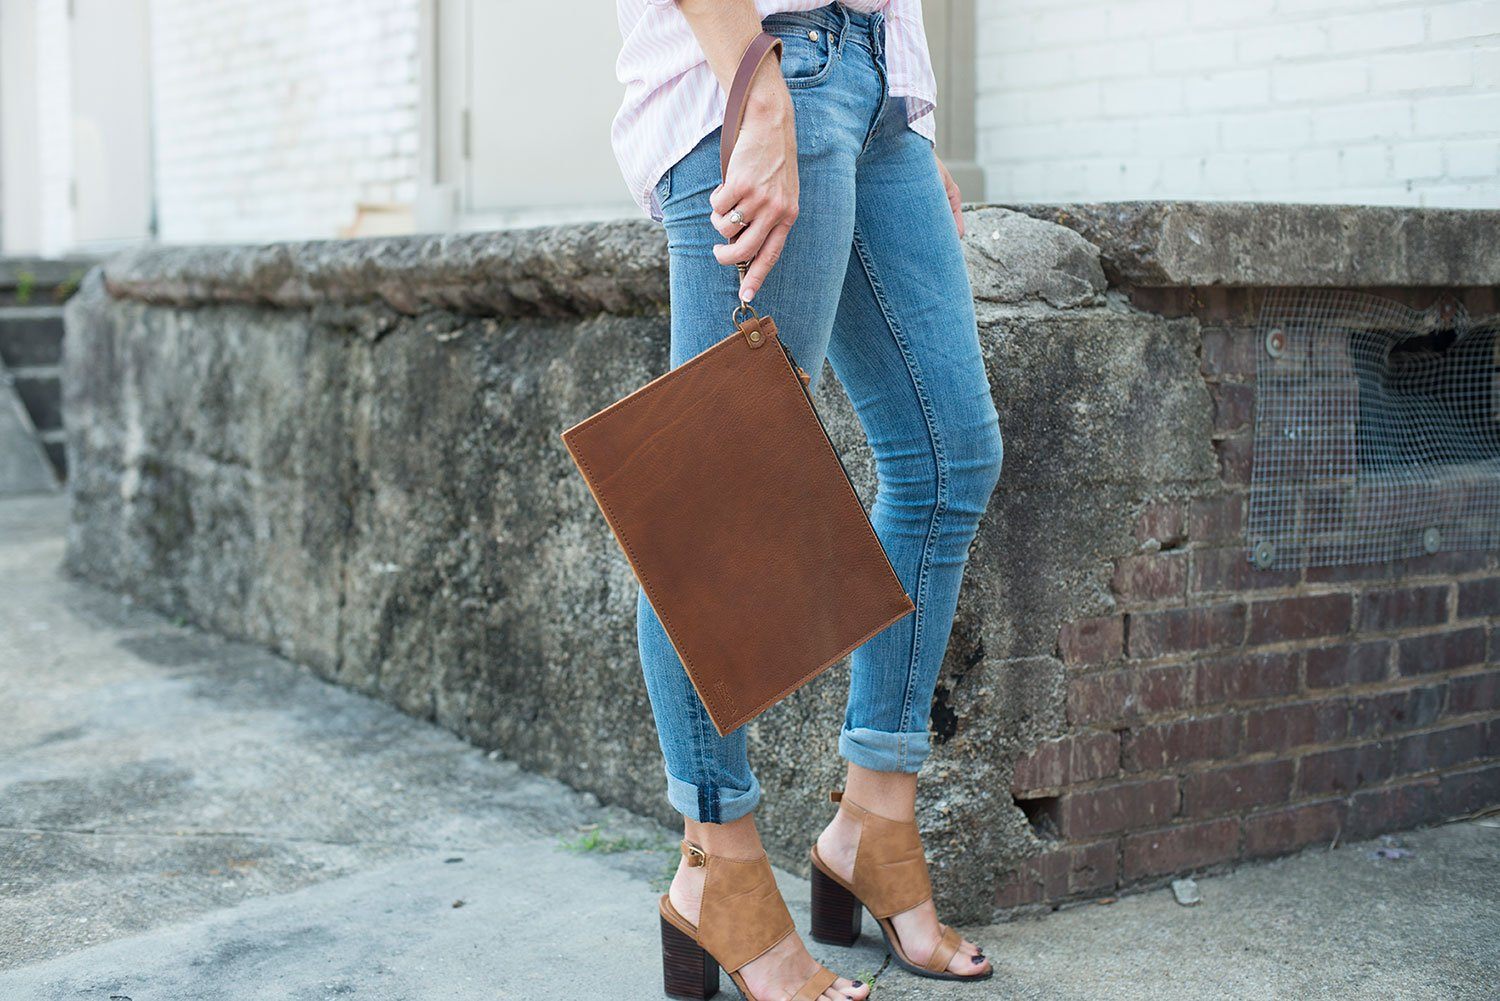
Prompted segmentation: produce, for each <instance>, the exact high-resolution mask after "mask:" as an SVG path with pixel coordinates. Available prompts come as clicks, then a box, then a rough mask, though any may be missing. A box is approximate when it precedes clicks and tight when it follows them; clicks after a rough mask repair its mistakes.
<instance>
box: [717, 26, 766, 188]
mask: <svg viewBox="0 0 1500 1001" xmlns="http://www.w3.org/2000/svg"><path fill="white" fill-rule="evenodd" d="M773 51H774V52H775V53H776V58H777V59H778V60H779V59H780V58H781V39H779V38H777V37H776V36H775V35H772V34H769V33H768V32H764V31H762V32H761V33H760V34H758V35H756V36H755V37H754V38H752V39H751V40H750V44H749V45H747V46H746V47H745V54H744V55H742V56H740V64H739V66H738V67H737V68H736V69H735V71H734V81H733V82H732V83H731V84H730V85H729V101H728V103H727V104H726V105H725V106H724V129H723V131H722V132H721V133H720V135H719V176H720V177H726V176H728V174H729V154H731V153H733V152H734V143H735V140H737V139H738V138H739V137H740V125H741V123H743V121H744V119H745V104H746V102H747V101H748V100H749V98H750V81H751V79H752V78H754V76H755V71H756V70H758V69H760V64H761V63H762V62H764V61H765V58H766V56H767V55H768V54H769V53H771V52H773Z"/></svg>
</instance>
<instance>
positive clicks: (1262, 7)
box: [977, 0, 1500, 207]
mask: <svg viewBox="0 0 1500 1001" xmlns="http://www.w3.org/2000/svg"><path fill="white" fill-rule="evenodd" d="M977 16H978V21H979V25H978V28H979V35H978V60H979V65H978V74H977V90H978V93H977V118H978V122H977V125H978V140H979V161H980V163H981V165H982V166H983V167H984V168H985V170H986V175H987V181H988V192H987V194H988V196H989V198H991V199H993V200H996V201H1075V200H1076V201H1098V200H1106V199H1127V198H1208V199H1254V200H1267V201H1304V202H1305V201H1318V202H1371V203H1376V204H1398V205H1444V206H1484V207H1500V0H1107V2H1106V0H1064V2H1058V0H979V3H978V14H977Z"/></svg>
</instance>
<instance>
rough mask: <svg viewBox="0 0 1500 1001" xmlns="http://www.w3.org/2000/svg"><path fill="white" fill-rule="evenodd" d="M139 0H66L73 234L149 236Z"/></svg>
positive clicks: (82, 238) (100, 238) (101, 244)
mask: <svg viewBox="0 0 1500 1001" xmlns="http://www.w3.org/2000/svg"><path fill="white" fill-rule="evenodd" d="M146 3H147V0H72V3H71V8H72V33H71V34H72V87H73V182H74V196H73V197H74V201H73V240H74V243H75V244H76V245H77V246H78V247H80V248H85V249H87V248H107V247H110V246H118V245H120V244H127V243H135V242H138V241H141V240H147V239H149V238H150V237H151V235H152V228H153V227H152V198H151V91H150V73H149V68H150V64H149V58H148V53H149V52H150V51H151V50H150V47H149V43H148V38H147V24H146Z"/></svg>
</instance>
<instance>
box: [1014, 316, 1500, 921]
mask: <svg viewBox="0 0 1500 1001" xmlns="http://www.w3.org/2000/svg"><path fill="white" fill-rule="evenodd" d="M1149 305H1151V306H1153V307H1154V308H1156V309H1157V311H1161V312H1166V313H1169V314H1170V313H1173V312H1176V313H1178V314H1181V313H1188V312H1190V313H1195V314H1197V315H1199V316H1200V318H1201V319H1203V320H1204V322H1205V327H1204V332H1203V352H1202V366H1201V368H1202V373H1203V377H1204V379H1205V380H1206V382H1207V385H1208V388H1209V391H1210V393H1211V395H1212V398H1213V401H1214V407H1215V421H1214V442H1213V444H1214V448H1215V449H1216V451H1217V453H1218V455H1219V459H1220V472H1221V484H1220V488H1219V490H1218V491H1217V492H1216V493H1214V494H1212V495H1210V496H1200V497H1194V498H1190V499H1185V500H1178V499H1160V500H1156V501H1153V502H1151V503H1150V504H1149V505H1147V506H1146V508H1145V509H1144V510H1142V511H1140V512H1139V516H1138V519H1137V522H1136V525H1135V537H1136V539H1137V541H1138V542H1139V543H1140V546H1139V549H1138V551H1137V552H1136V553H1133V554H1131V555H1128V556H1123V557H1121V558H1120V559H1118V560H1116V561H1115V562H1114V568H1113V589H1114V594H1115V597H1116V599H1117V607H1116V610H1115V612H1114V613H1113V614H1111V615H1108V616H1104V617H1100V618H1090V619H1083V620H1079V621H1075V622H1072V623H1069V624H1068V625H1067V626H1065V627H1064V628H1063V629H1062V630H1061V632H1060V633H1059V635H1058V639H1057V653H1058V656H1059V657H1060V658H1061V659H1062V660H1063V662H1064V663H1065V664H1066V665H1067V668H1068V671H1069V683H1068V692H1067V725H1068V727H1069V731H1068V732H1067V733H1066V734H1065V735H1063V736H1061V737H1059V738H1057V739H1054V740H1049V741H1047V742H1045V743H1043V744H1041V745H1040V746H1038V747H1037V748H1036V749H1035V750H1034V751H1032V752H1031V753H1030V754H1029V755H1028V756H1026V757H1024V758H1022V759H1021V760H1020V761H1019V762H1018V763H1017V766H1016V769H1015V776H1014V781H1013V783H1012V792H1013V794H1014V796H1015V798H1016V800H1017V802H1018V803H1019V804H1020V805H1021V807H1022V808H1023V809H1024V810H1025V811H1026V813H1027V815H1028V816H1029V817H1030V818H1031V820H1032V823H1033V826H1034V827H1035V829H1036V831H1037V833H1038V836H1039V837H1040V838H1041V840H1042V844H1043V849H1042V851H1041V852H1040V853H1039V854H1038V855H1036V856H1035V857H1033V858H1031V859H1029V860H1027V861H1026V862H1024V863H1023V864H1022V865H1021V866H1020V867H1019V868H1018V869H1016V870H1015V871H1013V872H1011V873H1009V874H1007V876H1006V877H1005V878H1004V880H1003V881H1002V883H1001V886H1000V889H999V899H998V904H999V906H1001V907H1014V906H1019V905H1028V904H1044V903H1052V902H1058V901H1063V900H1066V899H1069V898H1080V897H1089V896H1100V895H1104V894H1109V893H1113V892H1115V891H1116V890H1118V889H1120V888H1124V887H1130V886H1133V885H1150V884H1152V883H1158V882H1161V881H1163V880H1164V879H1165V878H1167V877H1169V876H1174V875H1178V874H1182V873H1187V872H1191V871H1194V870H1201V869H1205V868H1209V867H1214V866H1221V865H1224V864H1227V863H1233V862H1236V861H1239V860H1245V859H1254V858H1262V857H1267V856H1273V855H1278V854H1283V853H1287V852H1291V851H1295V850H1296V849H1299V848H1302V847H1304V846H1307V845H1326V844H1329V843H1331V842H1333V841H1334V840H1335V839H1339V840H1352V839H1359V838H1368V837H1371V836H1373V835H1376V834H1379V833H1382V832H1385V831H1391V830H1398V829H1401V828H1408V827H1413V826H1417V825H1420V824H1423V823H1427V822H1431V821H1436V820H1439V819H1442V818H1448V817H1454V816H1461V815H1464V814H1467V813H1470V812H1473V811H1474V810H1476V809H1479V808H1480V807H1482V806H1486V805H1490V804H1494V803H1500V559H1497V554H1494V553H1486V552H1463V553H1440V554H1437V555H1434V556H1429V557H1424V558H1421V559H1416V560H1406V561H1400V562H1393V563H1382V564H1373V565H1366V566H1355V567H1321V568H1310V569H1307V570H1305V571H1303V570H1293V571H1273V572H1267V571H1261V570H1256V569H1254V568H1253V567H1252V566H1251V565H1250V564H1249V562H1248V561H1247V559H1246V553H1245V542H1244V518H1245V504H1246V492H1247V489H1248V485H1249V478H1250V455H1251V438H1252V435H1251V423H1252V420H1253V416H1254V378H1255V350H1256V346H1257V344H1258V342H1259V339H1258V338H1257V336H1256V335H1255V333H1254V330H1253V305H1254V297H1253V296H1251V295H1250V294H1249V293H1242V294H1239V295H1238V296H1236V295H1233V294H1220V295H1218V296H1216V297H1215V296H1209V297H1203V296H1199V295H1197V294H1196V293H1182V294H1180V295H1179V296H1176V297H1174V296H1170V295H1168V296H1163V297H1160V298H1158V299H1157V300H1156V301H1154V302H1152V303H1150V304H1149ZM1174 307H1177V308H1174Z"/></svg>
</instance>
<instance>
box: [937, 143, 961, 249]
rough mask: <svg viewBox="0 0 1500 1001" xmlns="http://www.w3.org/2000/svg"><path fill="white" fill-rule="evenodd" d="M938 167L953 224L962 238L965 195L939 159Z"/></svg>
mask: <svg viewBox="0 0 1500 1001" xmlns="http://www.w3.org/2000/svg"><path fill="white" fill-rule="evenodd" d="M934 158H936V154H934ZM937 165H938V173H939V174H940V175H941V176H942V178H943V191H944V193H945V194H947V196H948V208H949V210H950V211H951V212H952V213H953V223H954V225H955V226H957V227H958V235H959V236H960V237H962V236H963V235H964V211H963V201H964V199H963V193H962V192H960V191H959V190H958V182H957V181H955V180H954V179H953V175H952V174H951V173H949V172H948V165H947V164H945V163H943V161H942V160H941V159H938V161H937Z"/></svg>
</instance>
